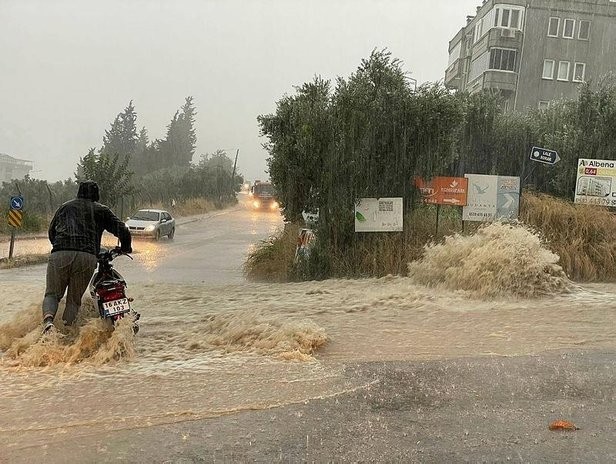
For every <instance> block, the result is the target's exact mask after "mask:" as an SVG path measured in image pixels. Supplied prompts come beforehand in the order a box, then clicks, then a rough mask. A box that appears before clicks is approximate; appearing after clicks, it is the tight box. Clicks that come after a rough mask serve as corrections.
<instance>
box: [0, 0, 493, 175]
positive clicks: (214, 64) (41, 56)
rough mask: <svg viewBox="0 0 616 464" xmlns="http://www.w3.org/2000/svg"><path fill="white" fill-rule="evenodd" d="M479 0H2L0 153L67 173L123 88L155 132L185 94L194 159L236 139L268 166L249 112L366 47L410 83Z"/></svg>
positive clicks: (244, 154)
mask: <svg viewBox="0 0 616 464" xmlns="http://www.w3.org/2000/svg"><path fill="white" fill-rule="evenodd" d="M480 3H481V2H480V0H429V1H424V0H421V1H420V0H250V1H249V0H244V1H240V0H166V1H162V0H122V1H115V0H113V1H112V0H100V1H99V0H96V1H93V0H0V57H1V58H0V153H7V154H9V155H12V156H15V157H19V158H24V159H28V160H32V161H34V162H35V171H34V173H33V176H34V177H39V178H44V179H48V180H58V179H65V178H68V177H70V176H71V175H72V173H73V172H74V170H75V165H76V163H77V162H78V160H79V157H80V156H83V155H84V154H86V153H87V151H88V148H90V147H97V148H98V147H100V146H101V143H102V137H103V134H104V130H105V129H107V128H108V127H109V124H110V123H111V121H112V120H113V119H114V117H115V116H116V115H117V114H118V113H119V112H121V111H122V110H123V108H124V107H125V106H126V105H127V104H128V102H129V101H130V100H131V99H132V100H133V101H134V104H135V107H136V110H137V113H138V124H139V127H141V126H145V127H146V128H147V129H148V132H149V135H150V139H151V140H153V139H155V138H162V137H164V134H165V127H166V125H167V124H168V123H169V120H170V119H171V117H172V116H173V114H174V113H175V111H176V109H178V108H179V107H180V106H181V105H182V103H183V102H184V98H185V97H186V96H188V95H192V96H193V97H194V99H195V104H196V107H197V111H198V114H197V122H196V128H197V139H198V145H197V152H196V155H195V160H197V159H198V157H199V155H201V154H204V153H209V152H213V151H215V150H216V149H218V148H225V149H228V151H229V152H233V153H234V152H235V150H236V149H238V148H239V149H240V157H239V162H238V164H239V167H240V172H242V173H243V174H244V175H245V177H246V178H247V179H255V178H264V177H266V174H265V171H266V161H265V160H266V157H267V154H266V152H265V151H264V150H263V149H262V148H261V143H262V142H263V141H264V140H263V139H261V138H259V131H258V126H257V123H256V117H257V115H259V114H263V113H270V112H272V111H273V110H274V108H275V102H276V100H278V99H279V98H280V97H281V96H282V95H284V94H285V93H292V92H293V86H296V85H300V84H302V83H303V82H306V81H309V80H311V79H312V77H313V76H314V75H315V74H320V75H321V76H323V77H325V78H328V79H334V78H335V77H336V76H343V77H347V76H348V75H349V74H350V73H351V72H353V71H354V70H355V69H356V68H357V66H358V65H359V63H360V60H361V59H362V58H365V57H367V56H368V55H369V54H370V52H371V51H372V49H374V48H378V49H380V48H388V49H389V50H390V51H391V52H392V54H393V55H394V56H395V57H397V58H399V59H401V60H402V61H403V62H404V66H405V69H406V71H407V72H409V73H410V74H411V77H414V78H415V79H417V80H418V82H419V83H422V82H425V81H438V80H441V79H442V78H443V76H444V73H445V68H446V66H447V59H448V56H447V47H448V42H449V40H450V39H451V38H452V37H453V36H454V34H455V33H456V32H457V31H458V30H459V29H460V27H462V26H463V25H464V23H465V18H466V15H469V14H473V12H474V11H475V8H476V6H477V5H479V4H480Z"/></svg>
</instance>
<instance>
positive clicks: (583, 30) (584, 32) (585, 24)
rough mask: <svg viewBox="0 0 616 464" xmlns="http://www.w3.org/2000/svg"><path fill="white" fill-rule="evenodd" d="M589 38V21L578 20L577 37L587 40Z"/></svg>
mask: <svg viewBox="0 0 616 464" xmlns="http://www.w3.org/2000/svg"><path fill="white" fill-rule="evenodd" d="M589 38H590V21H583V20H582V21H580V29H579V31H578V39H580V40H588V39H589Z"/></svg>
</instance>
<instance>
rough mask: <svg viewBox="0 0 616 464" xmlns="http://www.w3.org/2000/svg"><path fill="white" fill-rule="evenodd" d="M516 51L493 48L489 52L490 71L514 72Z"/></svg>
mask: <svg viewBox="0 0 616 464" xmlns="http://www.w3.org/2000/svg"><path fill="white" fill-rule="evenodd" d="M517 54H518V53H517V51H516V50H510V49H507V48H493V49H491V50H490V69H498V70H500V71H515V69H516V58H517Z"/></svg>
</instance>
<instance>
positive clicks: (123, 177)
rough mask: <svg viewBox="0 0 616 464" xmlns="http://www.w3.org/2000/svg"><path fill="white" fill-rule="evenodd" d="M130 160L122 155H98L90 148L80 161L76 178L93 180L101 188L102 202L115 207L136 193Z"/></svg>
mask: <svg viewBox="0 0 616 464" xmlns="http://www.w3.org/2000/svg"><path fill="white" fill-rule="evenodd" d="M129 163H130V158H126V157H121V155H120V154H118V153H116V154H115V155H109V154H107V153H98V154H97V153H96V150H95V149H94V148H90V150H89V151H88V154H87V155H85V156H84V157H83V158H81V159H80V160H79V165H78V166H77V172H76V173H75V177H76V178H77V180H78V181H83V180H93V181H95V182H97V183H98V185H99V188H100V196H101V202H102V203H104V204H106V205H108V206H110V207H114V206H117V205H118V203H119V201H120V199H121V198H122V196H124V195H131V194H133V193H134V192H135V186H134V185H133V173H132V171H130V169H129Z"/></svg>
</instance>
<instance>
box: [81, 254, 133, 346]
mask: <svg viewBox="0 0 616 464" xmlns="http://www.w3.org/2000/svg"><path fill="white" fill-rule="evenodd" d="M118 256H128V257H129V258H130V259H133V258H132V256H130V255H129V254H128V253H124V252H123V251H122V250H120V248H114V249H111V250H108V249H106V248H101V251H100V253H99V254H98V256H97V261H98V265H97V269H96V271H95V272H94V275H93V276H92V279H90V284H89V285H88V288H89V290H90V295H91V296H92V299H93V300H94V302H95V304H96V307H97V308H98V313H99V315H100V317H101V318H102V319H106V320H109V321H110V322H111V324H112V325H114V326H115V324H116V323H117V322H118V321H119V320H120V319H123V318H124V317H132V319H133V333H135V334H136V333H137V332H138V331H139V324H138V321H139V318H140V317H141V316H140V314H139V313H137V312H135V311H134V310H133V309H132V308H131V303H132V301H133V299H132V298H128V297H127V296H126V286H127V285H126V280H124V277H122V275H121V274H120V273H119V272H118V271H116V270H115V269H114V268H113V264H112V261H113V260H114V259H115V258H117V257H118Z"/></svg>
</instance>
